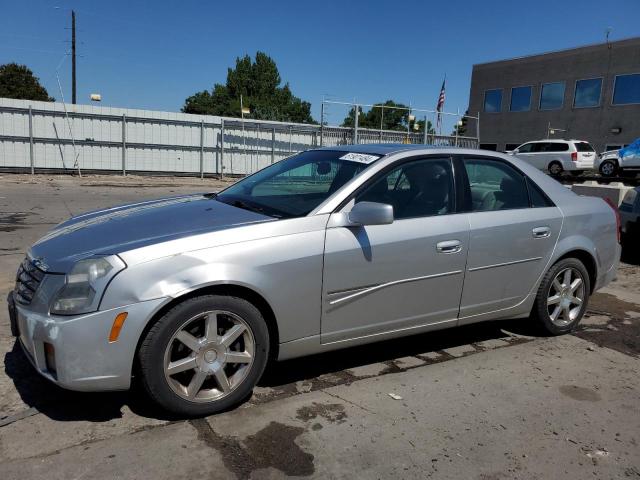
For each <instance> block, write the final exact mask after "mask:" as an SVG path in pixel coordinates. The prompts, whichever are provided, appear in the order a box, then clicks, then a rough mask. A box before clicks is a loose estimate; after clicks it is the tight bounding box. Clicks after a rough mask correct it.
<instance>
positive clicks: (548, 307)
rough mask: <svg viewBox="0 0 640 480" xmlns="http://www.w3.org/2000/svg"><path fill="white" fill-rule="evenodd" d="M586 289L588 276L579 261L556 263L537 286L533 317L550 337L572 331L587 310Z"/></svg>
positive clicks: (572, 259)
mask: <svg viewBox="0 0 640 480" xmlns="http://www.w3.org/2000/svg"><path fill="white" fill-rule="evenodd" d="M590 288H591V285H590V283H589V274H588V273H587V270H586V268H585V267H584V264H583V263H582V262H581V261H580V260H578V259H576V258H566V259H564V260H561V261H559V262H558V263H556V264H555V265H554V266H553V267H551V268H550V269H549V271H548V272H547V273H546V275H545V276H544V278H543V279H542V282H541V283H540V287H539V288H538V293H537V296H536V301H535V305H534V307H533V312H532V314H533V317H534V318H535V319H536V320H537V321H538V323H539V324H540V325H541V326H542V327H543V328H544V329H545V330H546V331H547V332H548V333H550V334H551V335H561V334H563V333H568V332H570V331H572V330H573V329H574V328H575V327H576V326H577V325H578V323H580V320H581V319H582V316H583V315H584V312H585V311H586V310H587V303H588V301H589V292H590V291H591V290H590Z"/></svg>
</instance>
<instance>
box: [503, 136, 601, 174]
mask: <svg viewBox="0 0 640 480" xmlns="http://www.w3.org/2000/svg"><path fill="white" fill-rule="evenodd" d="M510 153H511V155H515V156H517V157H518V158H520V159H522V160H524V161H525V162H528V163H530V164H531V165H533V166H534V167H536V168H539V169H540V170H546V171H548V172H549V173H550V174H551V175H554V176H558V175H561V174H562V173H563V172H571V173H572V174H574V175H579V174H580V173H582V172H583V171H584V170H592V169H593V168H594V163H595V160H596V158H597V155H596V152H595V150H594V149H593V147H592V146H591V145H590V144H589V142H586V141H584V140H549V139H546V140H536V141H533V142H527V143H524V144H522V145H520V146H519V147H518V148H516V149H515V150H514V151H513V152H510Z"/></svg>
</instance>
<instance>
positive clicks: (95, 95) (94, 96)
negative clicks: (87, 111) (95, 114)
mask: <svg viewBox="0 0 640 480" xmlns="http://www.w3.org/2000/svg"><path fill="white" fill-rule="evenodd" d="M89 100H91V101H92V102H101V101H102V95H100V94H99V93H92V94H91V95H89Z"/></svg>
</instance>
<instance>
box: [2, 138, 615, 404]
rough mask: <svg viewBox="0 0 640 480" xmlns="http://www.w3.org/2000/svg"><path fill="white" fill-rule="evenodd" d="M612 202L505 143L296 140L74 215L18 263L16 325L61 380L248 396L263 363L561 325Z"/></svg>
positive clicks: (568, 319)
mask: <svg viewBox="0 0 640 480" xmlns="http://www.w3.org/2000/svg"><path fill="white" fill-rule="evenodd" d="M616 215H617V212H616V210H615V209H613V208H611V207H610V206H609V205H607V204H606V203H605V202H603V201H602V200H600V199H598V198H589V197H578V196H577V195H575V194H574V193H572V192H571V191H570V190H568V189H566V188H565V187H563V186H562V185H560V184H559V183H557V182H556V181H555V180H553V179H550V178H548V177H547V176H545V175H544V174H543V173H541V172H539V171H538V170H537V169H535V168H533V167H531V166H529V165H528V164H526V163H525V162H522V161H520V160H518V159H517V158H514V157H512V156H506V155H502V154H498V153H492V152H486V151H480V150H464V149H454V148H438V149H433V148H431V149H430V148H427V147H424V146H411V145H357V146H340V147H333V148H323V149H317V150H310V151H306V152H303V153H300V154H298V155H295V156H293V157H290V158H288V159H286V160H283V161H281V162H278V163H276V164H274V165H271V166H269V167H268V168H265V169H264V170H262V171H260V172H258V173H256V174H255V175H252V176H250V177H247V178H245V179H243V180H241V181H239V182H238V183H236V184H235V185H233V186H231V187H229V188H227V189H226V190H224V191H222V192H221V193H219V194H214V193H211V194H201V195H188V196H180V197H174V198H168V199H162V200H156V201H149V202H142V203H137V204H134V205H126V206H122V207H116V208H111V209H107V210H102V211H98V212H93V213H87V214H84V215H80V216H77V217H74V218H72V219H70V220H68V221H66V222H64V223H62V224H60V225H58V226H56V227H55V228H54V229H53V230H51V231H50V232H49V233H48V234H46V235H45V236H44V237H43V238H42V239H40V240H39V241H38V242H37V243H36V244H35V245H33V247H32V248H31V249H30V250H29V252H28V253H27V257H26V258H25V260H24V262H23V263H22V265H21V266H20V268H19V271H18V275H17V281H16V287H15V290H14V291H13V292H12V293H11V294H10V298H9V310H10V318H11V323H12V329H13V333H14V334H15V335H16V336H17V337H19V341H20V343H21V344H22V347H23V349H24V351H25V352H26V354H27V356H28V357H29V359H30V360H31V361H32V363H33V365H34V367H35V368H36V369H37V371H38V372H39V373H41V374H42V375H43V376H45V377H46V378H48V379H50V380H51V381H53V382H55V383H57V384H58V385H61V386H62V387H65V388H69V389H73V390H85V391H92V390H122V389H128V388H129V387H130V384H131V381H132V378H136V379H137V380H139V381H140V382H141V383H142V385H143V386H144V387H145V389H146V391H147V392H148V394H149V395H150V397H151V398H152V399H153V400H155V401H156V402H158V403H159V404H160V405H162V406H163V407H164V408H166V409H168V410H171V411H173V412H177V413H179V414H182V415H204V414H209V413H213V412H216V411H220V410H222V409H226V408H228V407H230V406H232V405H234V404H236V403H238V402H241V401H242V400H243V399H244V398H246V397H247V396H248V395H249V394H250V393H251V390H252V388H253V386H254V385H255V384H256V383H257V382H258V380H259V379H260V376H261V375H262V373H263V371H264V368H265V365H266V364H267V362H268V361H269V360H271V359H273V360H283V359H289V358H294V357H299V356H303V355H309V354H314V353H319V352H325V351H328V350H333V349H338V348H346V347H351V346H354V345H360V344H364V343H369V342H374V341H379V340H385V339H390V338H395V337H401V336H405V335H412V334H416V333H421V332H427V331H432V330H437V329H442V328H448V327H455V326H459V325H466V324H469V323H474V322H481V321H485V320H495V319H501V318H526V319H530V321H535V322H538V323H539V324H540V325H541V326H542V327H543V328H545V329H546V331H547V332H549V333H550V334H553V335H557V334H562V333H566V332H569V331H571V330H572V329H573V328H575V327H576V325H577V324H578V322H579V321H580V319H581V318H582V316H583V314H584V312H585V309H586V307H587V301H588V299H589V296H590V295H591V294H592V293H593V292H594V291H595V290H596V289H598V288H601V287H603V286H604V285H606V284H607V283H608V282H610V281H611V280H612V279H613V278H614V277H615V275H616V268H617V265H618V260H619V256H620V245H619V222H618V221H617V220H618V219H617V216H616Z"/></svg>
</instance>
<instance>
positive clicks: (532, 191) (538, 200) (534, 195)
mask: <svg viewBox="0 0 640 480" xmlns="http://www.w3.org/2000/svg"><path fill="white" fill-rule="evenodd" d="M527 188H528V189H529V198H530V199H531V206H532V207H533V208H544V207H553V206H554V205H553V202H552V201H551V200H549V197H547V196H546V195H545V194H544V193H543V192H542V190H541V189H540V187H539V186H538V185H536V184H535V182H534V181H533V180H531V179H530V178H528V177H527Z"/></svg>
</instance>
